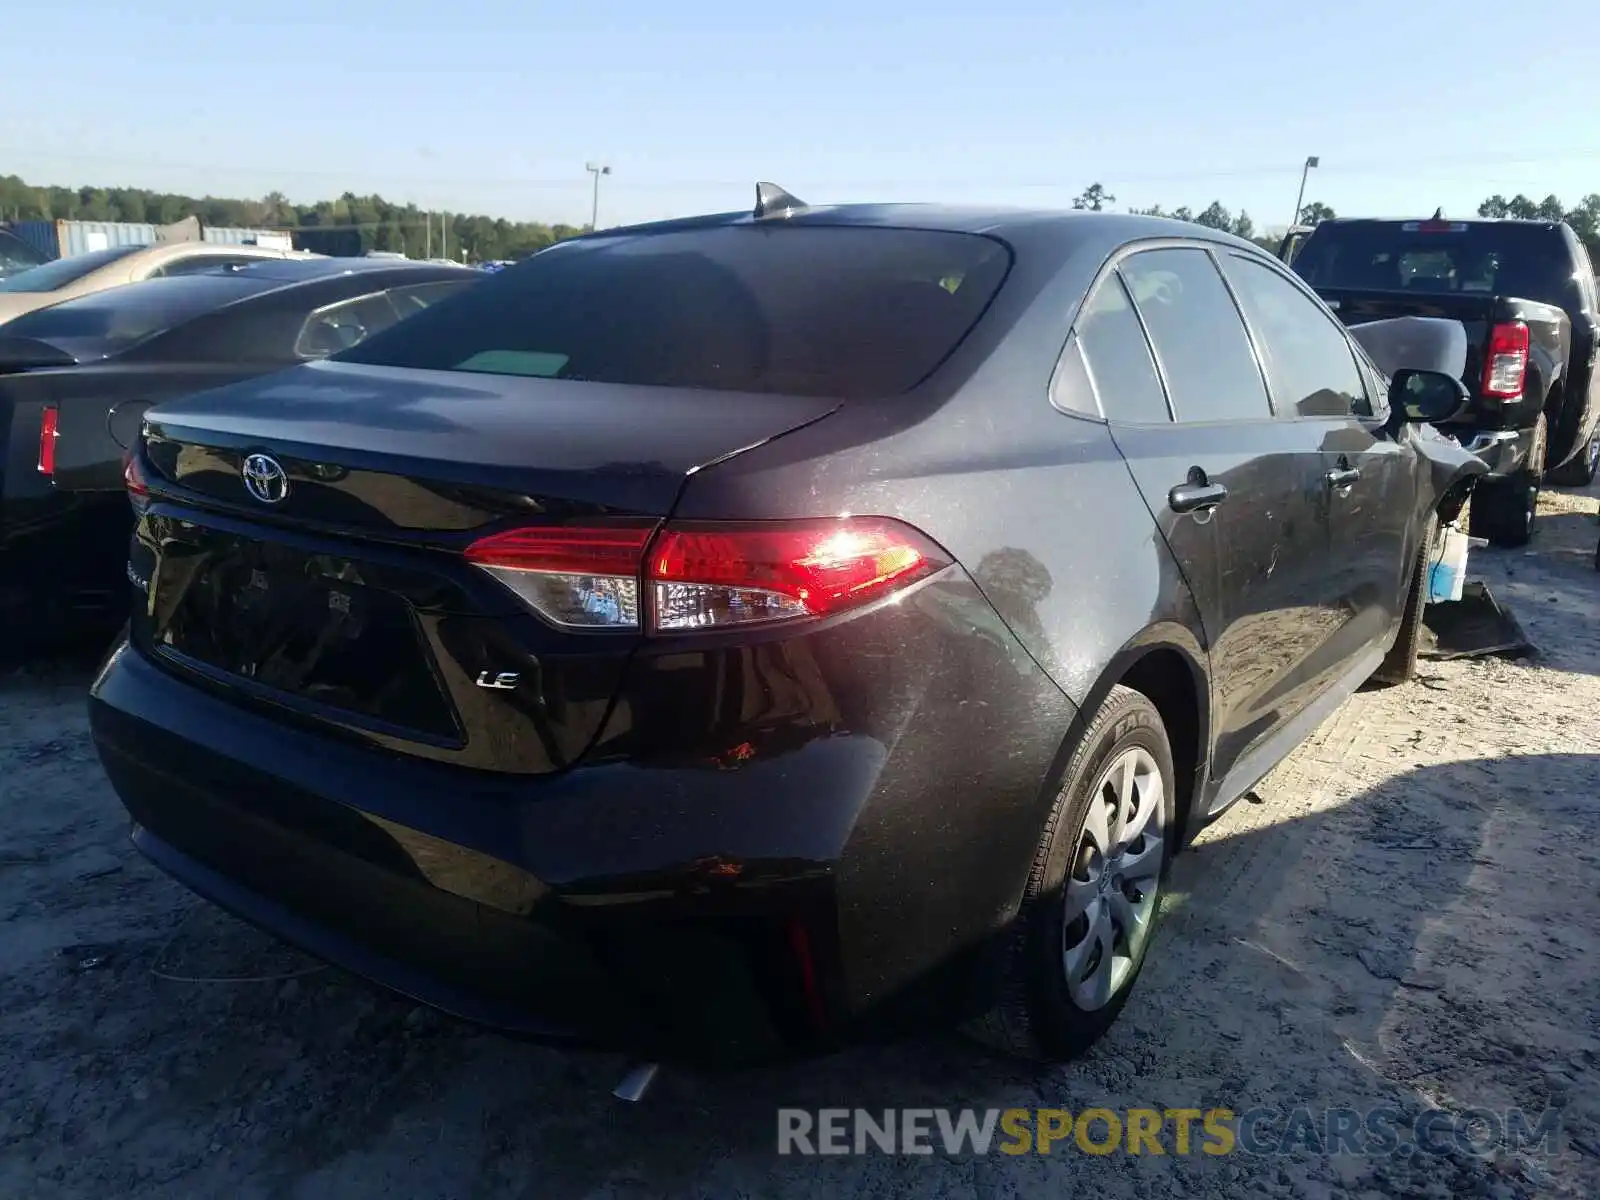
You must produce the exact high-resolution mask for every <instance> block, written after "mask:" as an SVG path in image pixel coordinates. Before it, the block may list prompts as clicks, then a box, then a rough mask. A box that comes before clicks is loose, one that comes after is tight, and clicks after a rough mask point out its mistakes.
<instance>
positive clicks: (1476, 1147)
mask: <svg viewBox="0 0 1600 1200" xmlns="http://www.w3.org/2000/svg"><path fill="white" fill-rule="evenodd" d="M1559 1134H1560V1113H1559V1111H1558V1110H1556V1109H1546V1110H1544V1111H1543V1112H1540V1113H1536V1114H1532V1115H1530V1114H1527V1113H1524V1112H1523V1111H1522V1110H1521V1109H1517V1108H1511V1109H1505V1110H1494V1109H1469V1110H1467V1111H1465V1112H1462V1113H1451V1112H1446V1111H1444V1110H1442V1109H1425V1110H1423V1111H1422V1112H1420V1113H1418V1112H1409V1113H1408V1112H1406V1111H1404V1110H1402V1109H1399V1108H1385V1107H1379V1108H1369V1109H1354V1108H1322V1109H1312V1108H1304V1107H1302V1108H1294V1109H1290V1110H1287V1111H1285V1110H1282V1109H1269V1108H1251V1109H1246V1110H1244V1111H1242V1112H1236V1111H1235V1110H1233V1109H1231V1108H1207V1109H1200V1108H1166V1109H1160V1108H1128V1109H1110V1108H1086V1109H1083V1110H1081V1111H1079V1112H1076V1113H1074V1112H1071V1111H1069V1110H1067V1109H1063V1108H1035V1109H1030V1108H1007V1109H998V1108H989V1109H973V1108H960V1109H949V1108H902V1109H881V1110H876V1111H873V1110H868V1109H862V1108H856V1109H850V1108H824V1109H815V1110H813V1109H804V1108H780V1109H779V1110H778V1153H779V1154H783V1155H793V1154H801V1155H815V1154H827V1155H848V1154H935V1153H939V1152H941V1151H942V1152H943V1153H944V1154H946V1155H951V1156H955V1155H962V1154H973V1155H981V1154H990V1153H993V1152H995V1151H998V1152H999V1153H1001V1154H1010V1155H1020V1154H1051V1153H1055V1152H1057V1150H1058V1149H1059V1150H1060V1151H1062V1152H1066V1153H1074V1152H1081V1153H1084V1154H1097V1155H1107V1154H1132V1155H1165V1154H1172V1155H1179V1156H1184V1155H1193V1154H1202V1155H1209V1156H1213V1157H1216V1156H1221V1155H1227V1154H1236V1153H1239V1152H1241V1151H1242V1152H1243V1153H1245V1154H1253V1155H1272V1154H1296V1153H1305V1152H1307V1151H1309V1152H1312V1153H1325V1154H1355V1155H1365V1156H1380V1155H1388V1154H1393V1153H1395V1152H1396V1151H1398V1150H1400V1148H1401V1147H1402V1146H1408V1147H1415V1148H1416V1149H1417V1150H1420V1151H1422V1152H1423V1153H1427V1154H1446V1153H1450V1152H1452V1151H1454V1152H1458V1153H1461V1154H1467V1155H1471V1156H1474V1157H1479V1158H1490V1157H1493V1156H1494V1155H1495V1154H1497V1153H1499V1152H1501V1151H1504V1150H1510V1151H1516V1152H1522V1153H1543V1154H1546V1155H1554V1154H1557V1153H1559V1145H1558V1141H1559Z"/></svg>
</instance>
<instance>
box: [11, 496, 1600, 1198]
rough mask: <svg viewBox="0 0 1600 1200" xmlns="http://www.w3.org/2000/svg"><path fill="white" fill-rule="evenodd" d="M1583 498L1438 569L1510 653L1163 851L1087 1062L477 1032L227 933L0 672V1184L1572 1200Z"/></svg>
mask: <svg viewBox="0 0 1600 1200" xmlns="http://www.w3.org/2000/svg"><path fill="white" fill-rule="evenodd" d="M1595 507H1596V505H1595V499H1594V496H1593V495H1592V494H1589V495H1582V496H1578V495H1571V494H1567V495H1553V496H1550V497H1547V500H1546V505H1545V516H1544V518H1543V522H1542V525H1543V528H1542V532H1541V533H1540V535H1539V538H1538V541H1537V548H1536V549H1534V550H1531V551H1528V552H1488V551H1479V552H1477V553H1476V554H1475V556H1474V570H1473V573H1474V575H1476V576H1477V577H1479V578H1483V579H1485V580H1486V581H1488V583H1489V584H1490V586H1491V587H1492V588H1493V589H1494V591H1495V594H1496V595H1497V596H1499V597H1500V598H1501V599H1502V600H1503V601H1505V602H1506V603H1507V604H1509V605H1510V606H1511V607H1512V608H1513V609H1514V611H1515V612H1516V614H1517V616H1518V617H1519V619H1520V620H1521V622H1522V624H1523V626H1524V628H1525V630H1526V631H1527V633H1528V635H1529V636H1530V638H1531V639H1532V640H1533V642H1534V643H1535V644H1536V645H1537V646H1538V647H1539V648H1540V649H1541V651H1542V654H1541V655H1540V656H1539V657H1538V658H1537V659H1535V660H1533V661H1531V662H1509V661H1501V660H1485V661H1457V662H1447V663H1442V662H1433V663H1428V664H1426V665H1425V668H1424V672H1423V678H1422V679H1421V681H1420V682H1418V683H1414V684H1411V685H1408V686H1405V687H1402V688H1398V689H1393V690H1387V691H1365V692H1362V693H1361V694H1359V695H1357V696H1356V697H1354V698H1353V699H1352V700H1351V701H1350V702H1349V703H1348V704H1346V705H1345V706H1344V708H1343V709H1341V710H1340V711H1339V713H1338V714H1337V715H1336V716H1335V717H1334V718H1333V719H1332V720H1331V721H1330V722H1329V723H1328V724H1327V725H1326V726H1324V727H1323V728H1322V729H1321V730H1320V731H1319V732H1318V734H1317V735H1316V736H1315V737H1314V738H1313V739H1312V740H1311V741H1310V742H1309V743H1307V744H1306V745H1305V746H1304V747H1302V748H1301V749H1300V750H1299V751H1298V752H1297V753H1296V754H1295V755H1294V756H1293V758H1292V759H1291V760H1290V761H1288V762H1287V763H1285V764H1284V765H1283V766H1282V767H1281V768H1280V769H1279V770H1278V771H1276V772H1275V773H1274V774H1273V775H1272V776H1271V777H1269V778H1268V780H1266V781H1265V782H1264V783H1263V784H1262V785H1261V786H1260V787H1259V788H1258V789H1257V792H1256V794H1255V797H1254V798H1253V799H1252V800H1251V801H1250V802H1248V803H1241V804H1239V805H1237V806H1236V807H1235V809H1234V810H1233V812H1231V813H1230V814H1229V815H1228V816H1227V817H1226V818H1225V819H1224V820H1223V821H1221V822H1220V823H1219V824H1218V825H1217V826H1215V827H1214V828H1212V829H1211V830H1209V831H1208V832H1207V834H1206V835H1205V837H1204V839H1203V841H1202V842H1201V844H1200V845H1199V847H1198V848H1197V850H1196V851H1195V852H1194V853H1191V854H1189V855H1187V856H1185V857H1184V858H1183V859H1181V860H1180V862H1179V864H1178V867H1177V869H1176V871H1175V879H1174V892H1173V895H1172V897H1171V902H1170V904H1169V911H1168V914H1167V917H1166V920H1165V923H1164V925H1163V928H1162V930H1161V933H1160V935H1159V937H1160V940H1159V943H1158V945H1157V946H1156V949H1155V952H1154V957H1153V959H1152V961H1151V963H1150V966H1149V968H1148V969H1147V971H1146V973H1145V976H1144V978H1143V980H1142V981H1141V983H1140V985H1139V989H1138V991H1137V994H1136V995H1135V997H1134V998H1133V1001H1132V1003H1131V1004H1130V1005H1129V1007H1128V1009H1127V1011H1126V1012H1125V1013H1124V1015H1123V1018H1122V1020H1121V1022H1120V1023H1119V1025H1118V1026H1117V1027H1116V1029H1115V1030H1114V1031H1113V1033H1112V1034H1111V1036H1109V1037H1108V1038H1107V1039H1106V1041H1105V1042H1104V1043H1102V1045H1101V1046H1100V1047H1098V1048H1097V1049H1096V1050H1095V1051H1094V1052H1093V1053H1092V1054H1091V1055H1090V1056H1089V1057H1088V1058H1087V1059H1086V1060H1084V1061H1082V1062H1080V1063H1077V1064H1074V1065H1071V1066H1068V1067H1062V1068H1056V1069H1052V1070H1050V1071H1047V1072H1044V1073H1037V1072H1033V1071H1030V1070H1027V1069H1025V1068H1023V1067H1020V1066H1018V1065H1016V1064H1011V1063H1007V1062H999V1061H996V1060H995V1059H993V1058H990V1057H987V1056H985V1055H983V1054H982V1053H980V1052H978V1051H976V1050H974V1049H972V1048H971V1047H970V1046H969V1045H968V1044H967V1043H966V1042H964V1041H963V1040H961V1039H960V1038H959V1037H955V1036H952V1037H950V1038H948V1039H944V1040H938V1041H932V1042H918V1043H914V1044H904V1045H898V1046H894V1047H891V1048H886V1049H874V1050H862V1051H856V1052H852V1053H849V1054H846V1055H842V1056H839V1057H836V1058H833V1059H830V1060H826V1061H822V1062H817V1063H812V1064H807V1065H802V1066H794V1067H788V1068H784V1069H782V1070H772V1071H764V1072H760V1073H744V1074H740V1075H736V1076H720V1077H713V1076H692V1075H688V1074H669V1075H667V1076H666V1077H664V1078H663V1080H662V1081H661V1082H660V1083H658V1085H657V1087H656V1089H655V1091H653V1092H652V1093H651V1094H650V1096H649V1097H648V1098H647V1100H646V1101H645V1102H644V1103H643V1104H641V1105H638V1106H632V1107H630V1106H626V1105H622V1104H620V1103H618V1102H616V1101H614V1100H612V1099H611V1097H610V1095H609V1089H610V1087H611V1085H612V1084H613V1083H614V1082H615V1081H616V1079H617V1077H618V1074H619V1070H620V1065H621V1064H620V1063H619V1062H618V1061H617V1060H616V1059H614V1058H609V1057H574V1056H569V1055H565V1054H562V1053H558V1052H556V1051H552V1050H548V1049H541V1048H537V1047H531V1046H527V1045H523V1044H517V1043H512V1042H508V1041H506V1040H503V1039H501V1038H499V1037H496V1036H493V1035H490V1034H486V1033H482V1032H479V1031H476V1030H473V1029H470V1028H466V1027H463V1026H460V1025H457V1024H455V1023H453V1022H451V1021H448V1020H444V1019H441V1018H437V1017H435V1016H433V1015H432V1014H431V1013H428V1012H425V1011H423V1010H420V1009H416V1008H414V1007H413V1006H411V1005H410V1004H408V1003H406V1002H404V1001H401V1000H398V999H395V998H392V997H389V996H387V995H384V994H380V993H378V992H376V991H374V990H372V989H370V988H368V987H367V986H365V985H363V984H361V983H359V982H357V981H355V980H352V979H350V978H347V977H346V976H344V975H343V974H341V973H340V972H338V971H336V970H332V969H327V968H323V967H319V966H318V965H317V964H316V963H314V962H312V961H310V960H308V959H306V958H304V957H302V956H300V955H298V954H297V953H295V952H293V951H290V950H287V949H285V948H283V947H280V946H277V945H276V944H274V943H273V942H272V941H271V940H270V939H269V938H267V937H265V936H264V935H262V934H259V933H257V932H255V931H254V930H252V929H251V928H249V927H247V926H244V925H242V924H240V923H239V922H237V921H234V920H233V919H231V918H229V917H226V916H224V915H222V914H221V913H220V912H218V911H216V910H214V909H213V908H211V907H210V906H208V905H206V904H204V903H202V902H201V901H199V900H197V899H195V898H193V897H191V896H190V895H189V894H188V893H187V892H185V891H184V890H183V889H182V888H180V887H178V886H177V885H176V884H173V883H171V882H169V881H168V880H167V879H165V878H164V877H163V876H161V875H160V874H158V873H157V872H156V871H155V870H154V869H153V868H152V867H150V866H148V865H147V864H146V863H144V861H143V860H142V859H140V858H139V857H138V856H137V855H136V854H135V853H134V852H133V851H132V850H131V849H130V848H129V846H128V844H127V841H126V823H125V819H124V815H123V813H122V810H121V809H120V808H119V806H118V805H117V802H116V800H115V798H114V796H113V795H112V793H111V790H110V788H109V787H108V785H107V784H106V782H105V780H104V778H103V776H102V775H101V772H100V768H99V766H98V765H97V763H96V761H95V757H94V753H93V750H92V748H91V746H90V743H89V740H88V737H87V733H86V729H85V719H84V706H83V697H84V688H85V684H86V681H87V674H86V673H85V672H83V671H82V670H74V669H69V668H65V667H61V666H59V665H58V666H54V667H50V668H45V669H40V668H34V669H31V670H29V671H26V672H22V673H18V674H14V675H11V676H9V677H7V678H6V679H4V680H3V681H0V822H3V824H0V828H3V831H4V832H3V834H0V1196H5V1197H12V1196H15V1197H28V1198H30V1200H46V1198H49V1197H55V1196H74V1197H76V1196H85V1197H96V1198H97V1200H98V1198H103V1197H108V1196H206V1197H209V1196H218V1197H223V1196H225V1197H240V1198H246V1197H286V1198H287V1197H293V1198H306V1200H310V1198H313V1197H330V1198H338V1200H365V1198H367V1197H381V1196H407V1197H474V1198H477V1197H485V1198H489V1197H538V1198H544V1197H589V1198H597V1200H598V1198H602V1197H619V1198H620V1197H647V1196H657V1195H661V1196H738V1197H754V1196H763V1197H829V1198H830V1200H832V1198H843V1197H853V1196H860V1197H869V1196H870V1197H874V1198H878V1197H895V1196H908V1197H910V1196H916V1197H947V1196H948V1197H957V1196H959V1197H966V1196H975V1197H985V1198H987V1197H1005V1196H1035V1195H1050V1196H1077V1195H1083V1196H1097V1197H1110V1198H1111V1200H1121V1198H1126V1197H1151V1198H1156V1197H1159V1198H1162V1200H1165V1198H1167V1197H1207V1198H1214V1200H1223V1198H1232V1197H1250V1196H1267V1197H1274V1196H1276V1197H1308V1198H1312V1200H1331V1198H1333V1197H1348V1198H1350V1200H1374V1198H1378V1197H1419V1198H1424V1200H1434V1198H1437V1200H1446V1198H1448V1197H1457V1196H1483V1197H1489V1198H1492V1200H1505V1198H1511V1197H1524V1196H1533V1195H1561V1196H1571V1197H1589V1198H1592V1197H1595V1196H1600V1015H1597V1014H1600V973H1597V971H1596V964H1597V962H1600V957H1597V956H1600V895H1597V894H1600V887H1597V883H1600V870H1597V854H1600V849H1597V848H1600V797H1597V792H1600V574H1597V573H1596V572H1595V571H1594V570H1593V569H1592V567H1591V558H1592V555H1593V553H1594V544H1595V538H1596V534H1597V532H1600V528H1597V525H1596V521H1595ZM830 1105H839V1106H850V1107H866V1108H882V1107H886V1106H926V1107H959V1106H965V1105H971V1106H976V1107H979V1108H988V1107H997V1108H1008V1107H1044V1106H1048V1107H1060V1108H1066V1109H1069V1110H1072V1111H1078V1110H1081V1109H1083V1108H1085V1107H1089V1106H1095V1105H1098V1106H1104V1107H1109V1108H1112V1109H1116V1108H1120V1107H1156V1108H1163V1107H1165V1108H1175V1107H1194V1108H1208V1107H1212V1106H1218V1105H1223V1106H1227V1107H1230V1108H1232V1109H1234V1110H1236V1111H1244V1110H1247V1109H1250V1108H1252V1107H1267V1108H1274V1109H1281V1110H1288V1109H1291V1108H1293V1107H1294V1106H1296V1105H1307V1106H1313V1107H1335V1106H1343V1107H1350V1108H1355V1109H1366V1108H1370V1107H1371V1106H1375V1105H1388V1106H1394V1107H1397V1108H1399V1109H1401V1110H1403V1111H1404V1112H1406V1113H1416V1112H1419V1111H1422V1110H1423V1109H1425V1108H1429V1107H1432V1108H1438V1109H1442V1110H1444V1111H1446V1112H1448V1113H1456V1114H1461V1113H1464V1112H1466V1111H1467V1110H1469V1109H1473V1108H1489V1109H1504V1108H1506V1107H1509V1106H1518V1107H1521V1108H1522V1109H1524V1110H1526V1111H1528V1112H1530V1113H1537V1112H1538V1111H1539V1110H1542V1109H1544V1108H1546V1107H1547V1106H1549V1107H1554V1108H1557V1109H1560V1110H1561V1114H1562V1134H1561V1136H1560V1139H1559V1147H1560V1153H1559V1154H1557V1155H1555V1156H1545V1155H1538V1154H1535V1155H1528V1154H1509V1153H1507V1154H1501V1155H1499V1156H1495V1157H1488V1156H1472V1155H1469V1154H1466V1153H1464V1152H1460V1151H1457V1150H1451V1151H1449V1152H1447V1153H1442V1154H1437V1155H1410V1156H1407V1155H1394V1156H1387V1157H1377V1158H1374V1157H1367V1156H1354V1155H1330V1154H1328V1153H1325V1152H1321V1151H1319V1150H1318V1149H1317V1148H1316V1147H1315V1146H1312V1145H1302V1146H1300V1147H1299V1148H1298V1149H1296V1150H1294V1152H1292V1153H1289V1154H1287V1155H1282V1156H1256V1155H1250V1154H1242V1153H1240V1154H1233V1155H1230V1156H1226V1157H1222V1158H1207V1157H1205V1156H1200V1155H1195V1156H1189V1157H1182V1156H1176V1155H1169V1156H1164V1157H1154V1156H1143V1157H1130V1156H1127V1155H1122V1154H1117V1155H1110V1156H1105V1157H1096V1156H1091V1155H1087V1154H1083V1153H1080V1152H1077V1151H1076V1150H1073V1149H1071V1148H1070V1147H1068V1148H1067V1149H1066V1150H1061V1149H1060V1148H1058V1149H1057V1152H1056V1153H1054V1154H1052V1155H1050V1156H1048V1157H1041V1156H1035V1155H1028V1156H1024V1157H1021V1158H1008V1157H1006V1156H1003V1155H997V1154H991V1155H988V1156H984V1157H971V1156H968V1157H950V1156H946V1155H944V1154H943V1153H937V1154H935V1155H933V1156H931V1157H926V1158H919V1157H907V1156H892V1157H891V1156H884V1155H875V1156H871V1157H847V1158H829V1159H799V1158H779V1157H777V1155H776V1154H775V1140H776V1137H775V1134H776V1117H775V1110H776V1109H777V1108H778V1107H779V1106H803V1107H811V1108H818V1107H823V1106H830Z"/></svg>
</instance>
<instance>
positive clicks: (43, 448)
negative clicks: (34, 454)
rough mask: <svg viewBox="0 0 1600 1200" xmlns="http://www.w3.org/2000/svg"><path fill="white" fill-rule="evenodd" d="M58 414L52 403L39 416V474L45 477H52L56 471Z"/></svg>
mask: <svg viewBox="0 0 1600 1200" xmlns="http://www.w3.org/2000/svg"><path fill="white" fill-rule="evenodd" d="M59 415H60V414H59V413H58V411H57V409H56V406H55V405H53V404H52V405H51V406H50V407H49V408H47V409H45V410H44V413H43V414H42V415H41V416H40V417H39V474H41V475H43V476H45V477H46V478H53V477H54V476H55V473H56V437H57V429H56V421H57V419H58V417H59ZM24 461H26V460H24Z"/></svg>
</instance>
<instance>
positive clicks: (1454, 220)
mask: <svg viewBox="0 0 1600 1200" xmlns="http://www.w3.org/2000/svg"><path fill="white" fill-rule="evenodd" d="M1426 221H1442V222H1445V223H1446V224H1450V225H1537V226H1542V227H1544V228H1547V229H1554V228H1555V227H1556V226H1558V225H1560V224H1561V222H1560V221H1555V220H1551V219H1550V218H1548V217H1329V218H1328V219H1327V220H1325V221H1319V222H1318V223H1317V224H1316V225H1314V226H1312V227H1311V228H1312V229H1313V230H1315V229H1320V228H1321V227H1322V226H1324V225H1416V224H1420V223H1422V222H1426Z"/></svg>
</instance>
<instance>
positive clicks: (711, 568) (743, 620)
mask: <svg viewBox="0 0 1600 1200" xmlns="http://www.w3.org/2000/svg"><path fill="white" fill-rule="evenodd" d="M948 565H949V559H947V558H946V557H945V556H944V555H943V553H942V552H940V550H939V549H938V548H937V547H936V546H934V545H932V544H931V543H930V542H929V541H928V540H927V539H926V538H924V537H923V536H922V535H921V534H920V533H918V532H917V531H916V530H914V529H912V528H911V527H910V526H907V525H902V524H901V523H900V522H898V521H890V520H884V519H880V518H853V519H849V520H843V521H807V522H801V523H796V524H789V523H787V522H785V523H780V524H768V523H759V524H748V525H723V524H684V525H669V526H667V528H666V529H665V530H664V531H663V532H662V534H661V536H660V537H659V538H658V539H657V540H656V542H655V544H654V545H652V546H651V547H650V558H649V560H648V562H647V563H646V564H645V578H646V579H647V580H648V582H649V584H650V588H651V615H652V617H653V625H654V628H656V629H659V630H663V631H676V630H684V629H705V628H711V627H716V628H722V627H726V626H729V625H746V624H749V623H751V622H754V621H781V620H787V619H791V618H794V617H820V616H826V615H828V614H830V613H835V612H839V611H841V610H843V609H846V608H853V607H855V606H856V605H860V604H866V603H869V602H870V601H873V600H876V599H877V598H878V597H880V596H884V595H887V594H888V593H890V592H893V591H895V590H897V589H899V588H902V587H904V586H905V585H906V584H908V583H912V582H914V581H915V580H918V579H921V578H923V577H924V576H926V575H931V574H932V573H933V572H934V571H937V570H939V569H940V568H942V567H945V566H948Z"/></svg>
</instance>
